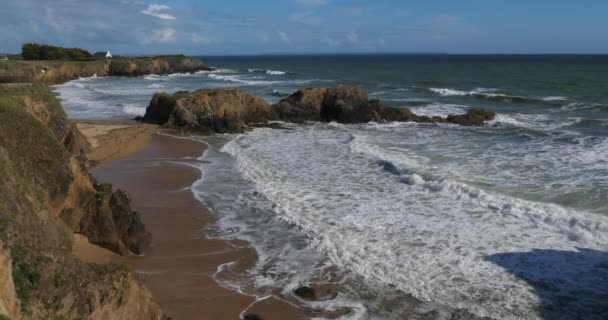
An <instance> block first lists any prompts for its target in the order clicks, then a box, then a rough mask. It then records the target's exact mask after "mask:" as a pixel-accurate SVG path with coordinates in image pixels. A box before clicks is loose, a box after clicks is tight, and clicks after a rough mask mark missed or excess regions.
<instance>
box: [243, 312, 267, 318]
mask: <svg viewBox="0 0 608 320" xmlns="http://www.w3.org/2000/svg"><path fill="white" fill-rule="evenodd" d="M243 320H264V319H263V318H262V317H260V316H258V315H257V314H254V313H248V314H246V315H245V316H244V317H243Z"/></svg>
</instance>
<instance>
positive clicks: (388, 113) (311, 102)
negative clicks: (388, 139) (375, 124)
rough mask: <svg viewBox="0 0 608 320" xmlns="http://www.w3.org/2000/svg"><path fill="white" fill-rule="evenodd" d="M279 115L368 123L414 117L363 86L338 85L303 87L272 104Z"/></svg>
mask: <svg viewBox="0 0 608 320" xmlns="http://www.w3.org/2000/svg"><path fill="white" fill-rule="evenodd" d="M273 111H274V114H275V115H276V117H277V118H278V119H280V120H283V121H289V122H304V121H325V122H331V121H336V122H339V123H365V122H371V121H412V120H414V115H413V113H412V112H411V111H410V110H408V109H406V108H393V107H390V106H387V105H384V104H383V103H381V102H380V101H378V100H370V99H369V97H368V95H367V92H365V90H362V89H358V88H354V87H349V86H338V87H333V88H317V89H311V88H309V89H302V90H298V91H297V92H296V93H294V94H292V95H290V96H289V97H287V98H285V99H283V100H281V101H279V103H277V104H275V105H273Z"/></svg>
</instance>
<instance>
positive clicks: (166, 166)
mask: <svg viewBox="0 0 608 320" xmlns="http://www.w3.org/2000/svg"><path fill="white" fill-rule="evenodd" d="M203 150H204V149H203V145H201V144H199V143H197V142H194V141H191V140H187V139H178V138H173V137H167V136H162V135H156V134H154V135H151V136H150V138H149V143H148V144H147V145H146V146H145V148H143V149H142V150H141V151H139V152H137V153H136V154H134V155H132V156H130V157H128V158H125V159H120V160H115V161H112V162H109V163H106V164H105V165H103V166H100V167H99V168H96V169H95V170H94V171H93V175H94V176H95V177H96V178H98V179H99V180H100V181H105V182H110V183H112V184H114V185H115V186H116V187H119V188H122V189H125V190H127V191H128V192H129V194H130V195H131V197H132V207H133V209H134V210H135V211H138V212H140V213H141V214H142V218H143V220H144V223H145V224H146V227H147V229H148V231H149V232H150V233H151V234H152V242H151V244H150V246H149V247H148V248H147V250H146V253H145V255H144V256H141V257H119V256H117V255H115V254H112V253H109V252H107V250H106V251H103V249H99V248H95V246H92V245H89V244H87V243H86V239H85V240H83V239H80V241H77V242H76V246H75V253H77V254H78V255H79V256H80V257H81V258H82V259H89V260H90V261H91V262H106V261H113V262H119V263H125V264H127V265H128V266H130V267H131V268H132V269H133V270H134V271H136V272H137V273H139V274H140V275H141V276H142V277H143V278H144V280H145V282H146V285H147V286H148V288H150V290H151V291H152V293H153V295H154V296H155V298H156V299H157V301H158V303H159V304H160V305H161V307H162V308H163V309H164V310H165V312H166V313H167V314H168V315H169V316H171V317H172V318H173V319H216V320H222V319H226V320H228V319H231V320H234V319H239V315H240V313H241V312H242V311H243V310H245V309H247V308H248V307H249V306H250V305H252V304H253V303H254V302H255V298H254V297H251V296H247V295H243V294H240V293H238V292H236V291H231V290H228V289H225V288H223V287H221V286H219V285H218V284H217V283H216V282H215V281H214V280H213V275H214V274H215V273H216V272H217V270H218V267H219V266H221V265H223V264H226V263H230V262H233V261H238V264H239V265H243V266H244V267H245V268H246V267H247V265H252V264H253V263H254V262H255V259H256V253H255V251H254V250H253V249H252V248H251V247H249V246H248V245H247V243H245V242H241V241H223V240H214V239H206V238H205V236H204V233H203V228H204V227H205V226H206V225H208V224H209V223H212V222H213V218H212V216H211V214H210V213H209V211H208V210H207V209H206V208H205V207H204V206H203V205H202V204H201V203H200V202H199V201H198V200H196V199H195V198H194V195H193V194H192V192H191V191H190V190H189V189H188V188H189V187H190V186H191V185H192V183H193V182H194V181H196V180H197V179H199V177H200V172H199V170H198V169H196V168H193V167H188V166H187V165H184V164H183V162H184V161H186V162H188V161H190V162H193V161H194V162H195V161H198V160H196V158H197V157H199V156H200V155H201V154H202V152H203ZM185 158H188V159H185ZM176 161H179V162H182V164H180V163H176ZM100 250H101V251H100ZM272 301H275V302H272ZM253 310H255V313H256V314H258V315H259V316H261V318H262V319H265V320H275V319H276V320H289V319H302V318H304V317H303V315H302V314H301V313H300V311H298V310H296V309H295V308H293V307H290V306H286V305H285V303H282V302H279V301H277V300H274V299H267V300H264V301H263V303H258V304H256V305H255V306H254V307H253V308H252V309H250V311H251V312H253ZM248 313H249V312H248Z"/></svg>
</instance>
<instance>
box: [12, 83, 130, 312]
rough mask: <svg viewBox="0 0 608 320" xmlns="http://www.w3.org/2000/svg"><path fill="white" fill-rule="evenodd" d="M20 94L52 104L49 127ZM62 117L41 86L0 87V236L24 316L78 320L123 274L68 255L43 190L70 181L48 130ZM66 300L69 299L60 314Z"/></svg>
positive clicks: (65, 155) (66, 234)
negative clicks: (67, 308)
mask: <svg viewBox="0 0 608 320" xmlns="http://www.w3.org/2000/svg"><path fill="white" fill-rule="evenodd" d="M23 96H28V97H29V98H31V99H35V100H38V101H42V102H44V103H45V105H46V107H47V109H49V110H53V109H56V110H54V111H52V112H56V113H57V115H56V116H55V117H54V118H53V121H51V124H50V127H47V126H45V124H43V123H42V122H41V121H39V120H38V119H37V118H36V117H34V116H33V115H31V114H30V113H29V112H28V111H27V110H26V109H25V106H24V104H23ZM62 119H64V120H65V115H64V113H63V110H62V108H61V105H60V104H59V102H58V101H57V98H56V97H55V95H54V94H53V93H52V92H50V91H49V90H48V89H47V88H45V87H20V88H12V89H6V88H0V240H1V242H2V245H5V246H6V247H7V248H8V249H9V250H10V253H11V257H12V260H13V274H12V276H13V281H14V284H15V289H16V292H17V295H18V297H19V299H20V300H21V307H22V311H23V312H24V318H29V316H31V315H33V314H36V315H37V317H38V318H42V319H44V318H48V319H58V318H66V319H68V318H69V319H72V318H77V317H76V316H78V317H82V318H85V317H86V316H87V315H88V314H89V313H90V312H91V310H93V309H94V308H95V307H96V306H97V305H98V302H95V301H96V300H95V299H97V298H96V297H101V300H99V301H100V302H102V303H103V299H104V298H103V297H111V296H112V295H116V293H117V292H119V291H120V290H121V288H119V287H114V283H115V281H114V279H117V278H116V277H121V276H123V277H124V275H125V274H126V273H125V271H124V268H123V267H120V266H116V265H107V266H105V265H104V266H98V265H89V264H85V263H82V262H80V261H78V260H77V259H76V258H74V257H73V256H72V255H71V253H70V248H71V245H70V242H69V239H70V237H71V232H72V231H71V230H69V229H68V228H67V227H66V226H65V225H64V224H63V222H62V221H61V220H60V219H59V218H58V217H56V216H55V215H54V214H53V213H51V212H50V211H49V207H48V203H47V199H46V197H45V195H46V194H47V193H49V192H52V190H54V189H57V188H65V187H66V186H69V182H70V181H71V177H70V176H69V170H68V169H67V163H68V162H67V161H68V160H69V158H70V154H69V152H68V151H67V149H65V147H64V146H63V145H62V144H61V142H60V141H59V140H58V139H57V137H55V134H54V133H53V132H52V129H51V128H52V126H53V125H54V122H57V121H62ZM64 191H65V190H64ZM0 267H1V266H0ZM119 293H120V292H119ZM120 294H122V293H120ZM66 297H72V298H73V299H74V301H73V304H71V306H70V308H71V309H70V310H68V312H69V313H68V314H67V315H66V314H65V313H64V312H65V308H64V306H65V304H64V299H65V298H66ZM3 319H6V318H2V317H1V316H0V320H3Z"/></svg>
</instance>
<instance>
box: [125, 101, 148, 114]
mask: <svg viewBox="0 0 608 320" xmlns="http://www.w3.org/2000/svg"><path fill="white" fill-rule="evenodd" d="M123 110H124V112H125V113H128V114H132V115H134V116H141V117H143V116H144V115H145V114H146V106H141V105H137V104H127V105H125V106H123Z"/></svg>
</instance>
